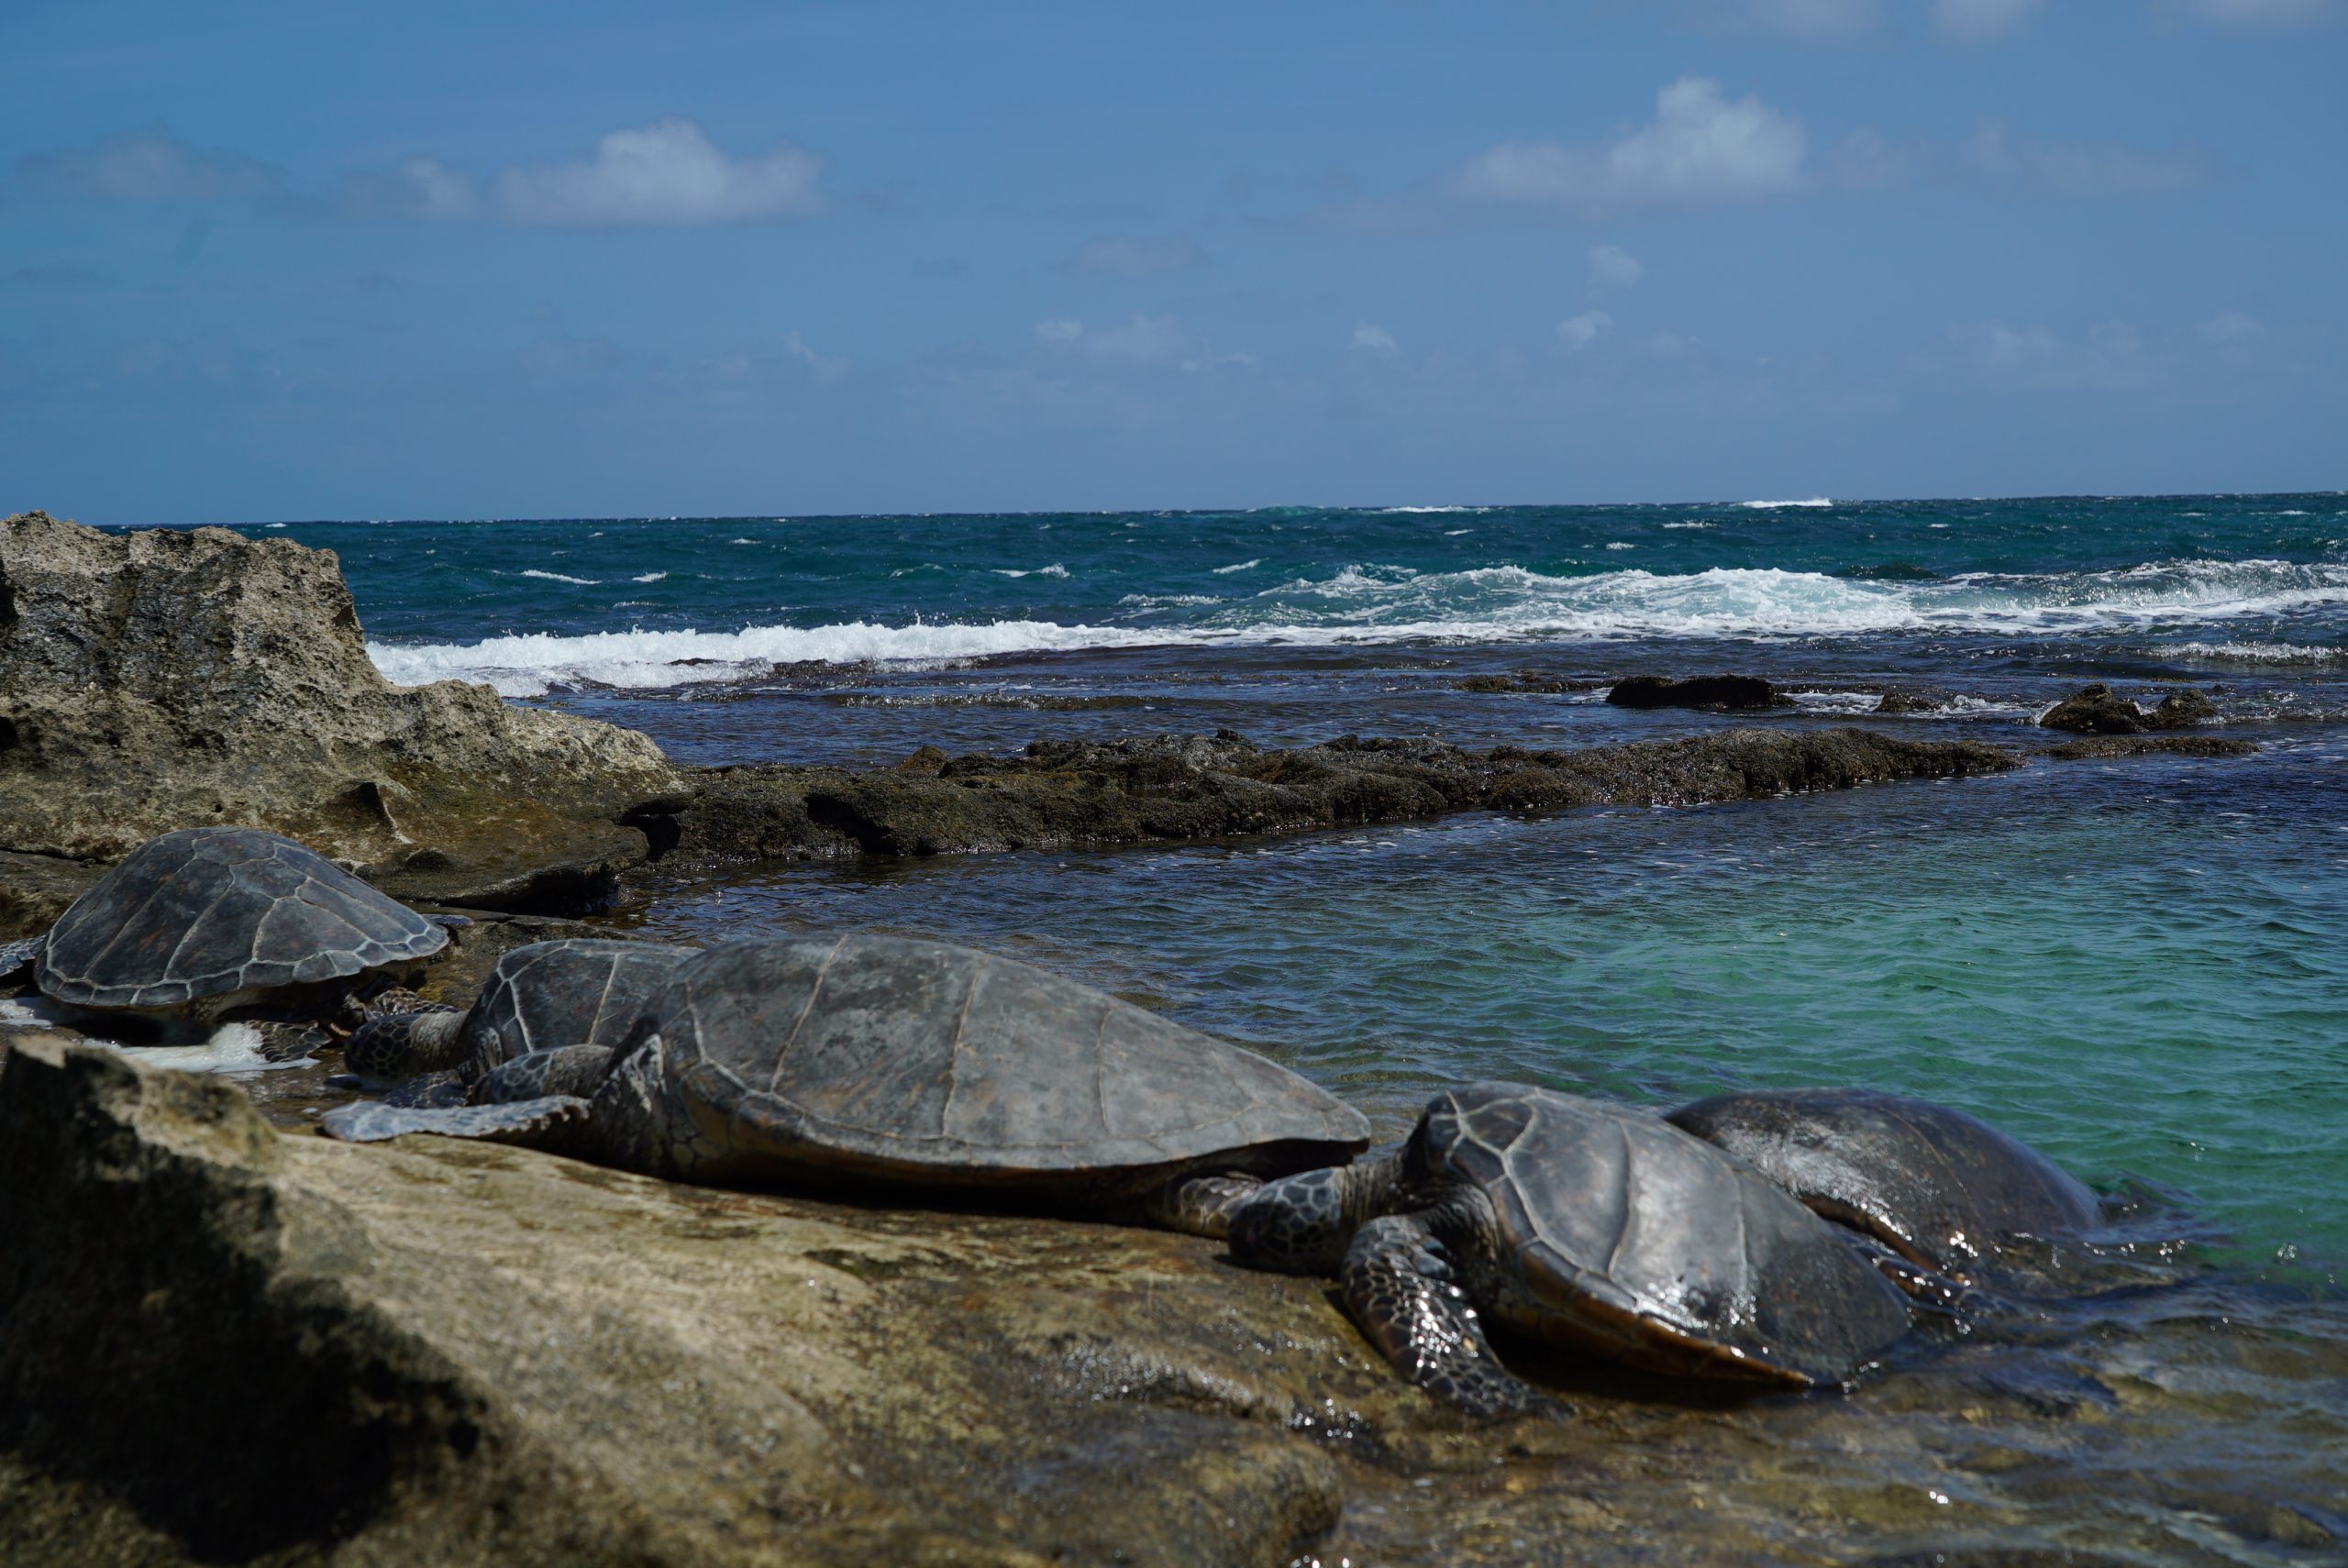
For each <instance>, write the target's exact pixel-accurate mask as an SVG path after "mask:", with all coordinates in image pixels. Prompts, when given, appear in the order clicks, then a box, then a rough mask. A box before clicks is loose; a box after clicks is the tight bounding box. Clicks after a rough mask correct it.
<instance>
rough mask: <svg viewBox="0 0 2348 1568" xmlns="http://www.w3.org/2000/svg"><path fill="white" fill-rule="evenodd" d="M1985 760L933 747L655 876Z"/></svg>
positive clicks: (711, 776)
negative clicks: (955, 751) (951, 750)
mask: <svg viewBox="0 0 2348 1568" xmlns="http://www.w3.org/2000/svg"><path fill="white" fill-rule="evenodd" d="M2019 761H2020V759H2019V757H2018V756H2016V755H2015V754H2013V753H2011V752H2009V751H2005V750H2003V749H2001V748H1999V747H1997V746H1991V745H1982V744H1980V743H1978V742H1969V741H1958V742H1922V741H1911V740H1902V739H1899V738H1896V737H1893V736H1889V735H1881V734H1873V733H1871V732H1869V731H1866V730H1858V729H1838V730H1822V731H1806V732H1801V733H1783V732H1778V731H1771V730H1755V729H1734V730H1725V731H1722V732H1721V733H1719V734H1710V735H1702V736H1698V737H1695V738H1693V739H1689V740H1678V741H1642V742H1634V743H1632V744H1629V745H1609V746H1593V747H1588V748H1585V749H1581V750H1577V751H1535V750H1528V749H1526V748H1523V747H1521V746H1498V747H1495V748H1493V749H1491V750H1489V751H1481V752H1474V751H1465V750H1462V749H1460V748H1459V747H1457V746H1451V745H1443V744H1442V743H1440V742H1436V741H1427V740H1379V739H1370V740H1364V739H1361V738H1359V737H1357V736H1351V735H1348V736H1345V737H1342V738H1340V739H1338V740H1335V741H1331V742H1329V743H1327V744H1326V745H1314V746H1303V747H1299V748H1296V749H1293V750H1264V749H1261V748H1258V747H1257V745H1254V743H1252V742H1250V741H1248V740H1247V739H1246V737H1245V736H1242V735H1238V734H1233V733H1231V732H1230V731H1227V730H1226V731H1224V732H1222V733H1220V734H1214V735H1158V736H1155V737H1150V738H1146V739H1137V740H1125V741H1115V742H1110V743H1105V744H1104V743H1090V742H1078V741H1040V742H1037V743H1036V744H1035V745H1031V746H1029V747H1028V748H1027V750H1026V752H1025V754H1024V755H1023V756H1011V757H991V756H958V757H948V756H946V755H945V753H943V752H942V751H939V750H937V748H936V747H932V746H925V747H923V748H922V750H921V751H919V752H917V753H915V754H914V756H911V757H908V758H907V759H906V760H905V761H904V762H903V763H901V764H900V765H898V766H897V767H892V768H878V769H873V770H870V771H867V772H851V771H849V770H847V769H844V768H836V767H789V766H781V765H776V766H763V767H760V766H754V767H733V768H718V769H710V770H707V771H705V772H703V773H701V774H700V775H698V778H697V781H698V783H699V786H700V793H699V794H698V796H697V797H696V798H695V800H694V801H693V803H692V806H691V807H690V808H689V809H688V810H687V811H685V812H683V813H682V814H681V816H680V817H679V818H678V819H677V836H676V838H675V839H674V840H673V841H672V842H671V843H670V844H669V845H667V847H666V852H665V854H664V856H663V858H662V860H661V863H660V867H659V868H660V869H661V870H663V871H666V872H671V873H692V872H695V871H700V870H703V869H706V868H713V867H723V866H727V865H739V864H744V863H748V862H753V861H759V860H772V859H792V858H817V857H825V856H845V855H857V854H870V855H939V854H949V853H958V852H966V851H974V850H994V849H1035V848H1046V847H1058V846H1064V845H1114V844H1135V843H1144V842H1148V841H1152V840H1159V841H1163V840H1179V839H1196V838H1214V837H1223V836H1230V835H1236V834H1265V833H1295V832H1303V831H1309V830H1313V829H1320V828H1331V827H1346V826H1355V825H1359V824H1364V823H1391V822H1402V821H1408V820H1411V819H1413V818H1425V817H1434V816H1441V815H1444V814H1445V813H1448V812H1463V811H1477V810H1488V811H1555V810H1563V809H1566V808H1569V807H1575V806H1591V805H1601V804H1616V805H1691V804H1697V803H1701V802H1708V801H1741V800H1750V799H1755V798H1759V797H1764V796H1770V795H1782V794H1790V793H1799V792H1801V791H1806V790H1835V789H1847V788H1850V787H1853V786H1855V785H1860V784H1871V783H1879V782H1885V781H1888V780H1891V779H1897V778H1955V777H1961V776H1966V775H1975V774H1983V773H1994V772H1999V771H2001V770H2003V769H2005V768H2009V767H2015V766H2017V765H2018V763H2019Z"/></svg>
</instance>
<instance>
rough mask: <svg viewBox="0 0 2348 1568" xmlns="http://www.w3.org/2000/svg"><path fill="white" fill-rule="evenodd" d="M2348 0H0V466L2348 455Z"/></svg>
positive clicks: (1249, 466) (1064, 472)
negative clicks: (625, 0)
mask: <svg viewBox="0 0 2348 1568" xmlns="http://www.w3.org/2000/svg"><path fill="white" fill-rule="evenodd" d="M2344 68H2348V4H2342V0H2062V3H2061V4H2059V5H2058V4H2054V3H2052V0H2038V3H2032V0H1686V3H1682V4H1671V3H1658V4H1646V5H1633V4H1629V3H1627V0H1620V3H1612V4H1605V3H1600V4H1582V5H1575V4H1565V3H1553V4H1543V3H1537V0H1512V3H1505V4H1478V3H1473V0H1452V3H1449V4H1445V5H1440V6H1438V5H1434V4H1423V3H1411V4H1401V3H1391V0H1353V3H1350V4H1343V5H1337V4H1308V3H1303V0H1296V3H1291V4H1285V5H1279V6H1265V5H1262V4H1260V3H1258V4H1254V5H1225V4H1212V3H1200V4H1191V5H1185V6H1101V5H1098V4H1090V5H1085V4H1066V5H1039V4H1011V3H1005V4H997V5H992V6H947V5H942V4H933V5H908V4H894V3H891V0H865V3H861V4H856V5H837V6H834V5H796V6H794V5H742V6H729V5H703V6H672V7H650V6H643V5H640V4H628V5H606V4H602V3H599V0H578V3H573V4H568V5H565V6H543V7H521V6H474V5H467V6H440V5H432V4H410V5H405V6H399V7H396V8H394V7H383V6H378V7H367V8H360V7H340V6H274V5H235V4H221V5H206V6H184V5H127V4H106V3H104V0H75V3H72V4H51V3H49V0H10V4H8V5H7V6H5V7H0V482H4V483H5V487H6V493H5V494H0V510H7V511H12V510H16V509H18V508H21V507H28V506H45V507H47V508H49V509H50V510H52V511H55V512H58V513H63V514H69V515H74V516H80V517H82V518H84V519H85V520H88V521H93V522H107V523H125V522H151V523H188V522H197V521H222V520H238V519H250V520H260V519H274V518H305V517H384V516H549V515H614V514H645V513H650V514H670V513H681V514H690V513H718V514H735V513H783V514H790V513H818V512H831V513H837V512H877V511H960V510H1030V509H1047V508H1064V507H1065V508H1076V507H1085V508H1090V507H1101V508H1133V507H1160V506H1229V505H1255V504H1271V503H1283V502H1294V503H1324V504H1355V503H1358V504H1385V503H1413V502H1487V501H1517V502H1600V501H1643V500H1691V499H1707V498H1739V497H1749V496H1764V495H1790V494H1802V495H1810V494H1829V495H1842V496H1888V495H1973V494H2028V493H2045V492H2053V491H2066V492H2069V491H2201V490H2283V489H2313V488H2332V487H2337V486H2341V485H2342V484H2348V461H2343V457H2342V454H2343V453H2348V370H2343V368H2342V366H2343V362H2344V361H2348V356H2343V348H2348V288H2343V286H2342V285H2343V281H2348V173H2343V169H2348V91H2343V89H2342V81H2343V79H2348V69H2344Z"/></svg>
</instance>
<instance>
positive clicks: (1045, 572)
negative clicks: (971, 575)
mask: <svg viewBox="0 0 2348 1568" xmlns="http://www.w3.org/2000/svg"><path fill="white" fill-rule="evenodd" d="M991 571H993V573H994V574H995V576H997V577H1066V576H1067V575H1068V568H1066V567H1064V566H1062V565H1060V563H1059V562H1058V561H1054V562H1053V563H1052V564H1051V565H1049V566H1040V567H1029V568H1028V569H1026V570H1025V571H1014V570H1013V569H1011V568H1009V567H993V568H991ZM891 575H892V576H894V575H895V574H894V573H892V574H891Z"/></svg>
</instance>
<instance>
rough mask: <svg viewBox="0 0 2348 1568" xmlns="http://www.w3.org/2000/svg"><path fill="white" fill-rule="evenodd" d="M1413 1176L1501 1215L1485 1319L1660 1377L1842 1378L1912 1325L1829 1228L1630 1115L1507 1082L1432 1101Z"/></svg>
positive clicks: (1718, 1160)
mask: <svg viewBox="0 0 2348 1568" xmlns="http://www.w3.org/2000/svg"><path fill="white" fill-rule="evenodd" d="M1408 1159H1409V1166H1410V1172H1411V1174H1410V1176H1409V1178H1408V1179H1409V1180H1410V1182H1411V1183H1412V1185H1413V1186H1423V1187H1425V1188H1426V1189H1427V1190H1428V1191H1429V1192H1430V1193H1439V1192H1440V1191H1441V1189H1442V1188H1443V1187H1446V1186H1450V1185H1452V1184H1455V1183H1466V1184H1467V1185H1468V1186H1470V1187H1473V1188H1475V1189H1476V1190H1478V1191H1480V1192H1481V1193H1482V1194H1483V1195H1484V1196H1485V1197H1486V1198H1489V1199H1490V1203H1491V1208H1492V1210H1493V1212H1494V1213H1495V1214H1496V1216H1497V1217H1498V1220H1499V1233H1498V1235H1497V1236H1496V1237H1494V1238H1493V1242H1494V1245H1495V1249H1496V1252H1495V1255H1494V1256H1493V1257H1491V1258H1490V1259H1489V1260H1485V1261H1486V1264H1487V1266H1490V1267H1492V1268H1493V1269H1494V1272H1495V1273H1496V1275H1497V1276H1498V1277H1497V1284H1498V1286H1499V1288H1498V1289H1497V1290H1496V1291H1495V1292H1493V1296H1494V1299H1493V1300H1492V1301H1491V1304H1490V1310H1491V1311H1492V1312H1493V1313H1494V1315H1496V1316H1497V1317H1499V1318H1500V1319H1501V1321H1503V1322H1505V1323H1507V1324H1509V1325H1510V1326H1511V1327H1512V1328H1516V1329H1519V1330H1521V1331H1526V1332H1531V1333H1534V1334H1538V1335H1540V1336H1541V1337H1543V1338H1545V1339H1550V1340H1556V1341H1561V1342H1567V1343H1574V1344H1578V1345H1581V1346H1584V1347H1585V1348H1589V1349H1592V1350H1596V1351H1598V1352H1600V1353H1603V1354H1606V1355H1608V1356H1611V1357H1613V1358H1615V1359H1618V1360H1622V1361H1626V1362H1630V1363H1631V1364H1634V1365H1641V1366H1646V1367H1649V1368H1652V1369H1654V1370H1656V1371H1662V1372H1670V1373H1678V1374H1692V1375H1701V1376H1709V1377H1722V1376H1726V1377H1744V1378H1753V1379H1759V1380H1765V1381H1773V1382H1781V1383H1788V1384H1794V1385H1806V1384H1813V1383H1834V1382H1840V1381H1842V1380H1844V1379H1845V1378H1847V1377H1849V1376H1850V1375H1852V1374H1853V1373H1854V1372H1855V1371H1857V1370H1858V1369H1859V1368H1860V1367H1861V1366H1863V1365H1865V1364H1866V1363H1867V1362H1868V1361H1869V1360H1871V1359H1873V1358H1874V1357H1875V1356H1876V1355H1877V1353H1880V1352H1881V1351H1882V1350H1883V1349H1884V1348H1885V1347H1886V1346H1888V1345H1889V1344H1890V1343H1891V1342H1893V1341H1895V1340H1897V1339H1899V1337H1900V1335H1902V1334H1904V1333H1905V1332H1907V1331H1908V1329H1909V1327H1910V1324H1911V1319H1910V1315H1909V1309H1908V1307H1907V1304H1906V1301H1905V1299H1904V1298H1903V1297H1901V1296H1900V1294H1899V1291H1898V1290H1897V1289H1896V1288H1895V1287H1893V1286H1892V1285H1891V1284H1890V1283H1889V1282H1888V1281H1887V1280H1886V1279H1885V1278H1884V1277H1883V1276H1882V1275H1880V1274H1878V1273H1877V1272H1876V1270H1875V1269H1874V1268H1872V1267H1870V1266H1869V1265H1868V1264H1867V1263H1866V1260H1865V1259H1864V1258H1862V1257H1861V1256H1860V1255H1859V1253H1858V1252H1857V1250H1856V1249H1855V1247H1854V1246H1853V1245H1852V1244H1851V1243H1850V1242H1849V1241H1847V1240H1846V1239H1845V1238H1844V1237H1843V1236H1842V1235H1841V1234H1840V1233H1838V1232H1837V1231H1835V1229H1834V1228H1833V1226H1831V1225H1828V1224H1827V1223H1826V1222H1825V1221H1823V1220H1821V1219H1819V1218H1818V1216H1817V1215H1815V1214H1812V1213H1811V1211H1810V1210H1809V1209H1804V1208H1803V1207H1802V1206H1801V1205H1800V1204H1799V1203H1797V1202H1795V1201H1794V1200H1793V1199H1792V1198H1789V1197H1787V1196H1786V1195H1785V1194H1784V1193H1782V1192H1780V1191H1778V1189H1777V1188H1776V1187H1771V1186H1770V1185H1769V1184H1768V1183H1767V1182H1765V1181H1763V1180H1762V1179H1761V1178H1760V1177H1759V1176H1757V1175H1755V1173H1754V1172H1753V1171H1751V1170H1750V1169H1748V1168H1746V1167H1745V1166H1744V1165H1739V1164H1738V1163H1737V1162H1736V1161H1734V1160H1731V1159H1728V1158H1726V1157H1725V1156H1723V1155H1722V1154H1721V1152H1720V1151H1719V1150H1717V1149H1714V1148H1712V1147H1711V1145H1709V1144H1707V1143H1700V1142H1699V1141H1698V1140H1696V1139H1694V1138H1692V1137H1689V1135H1688V1134H1687V1133H1685V1132H1680V1131H1679V1130H1678V1128H1675V1127H1671V1126H1668V1125H1667V1124H1666V1123H1665V1122H1664V1121H1662V1120H1661V1119H1659V1118H1657V1117H1655V1116H1652V1115H1649V1114H1647V1113H1646V1112H1645V1111H1641V1110H1634V1109H1632V1108H1630V1107H1627V1106H1620V1105H1609V1104H1606V1103H1603V1102H1601V1101H1598V1100H1590V1099H1579V1098H1578V1097H1576V1096H1573V1095H1566V1094H1557V1093H1555V1092H1553V1091H1551V1090H1547V1089H1541V1088H1527V1087H1525V1086H1523V1085H1520V1084H1477V1085H1473V1086H1471V1087H1469V1088H1460V1089H1453V1090H1451V1091H1449V1092H1447V1093H1445V1094H1443V1095H1441V1096H1438V1097H1437V1098H1436V1099H1435V1100H1434V1103H1433V1104H1432V1105H1430V1106H1429V1107H1428V1108H1427V1113H1426V1115H1425V1117H1424V1118H1423V1120H1422V1121H1421V1122H1420V1124H1419V1130H1418V1132H1416V1133H1415V1134H1414V1135H1413V1137H1412V1148H1411V1150H1410V1152H1409V1156H1408Z"/></svg>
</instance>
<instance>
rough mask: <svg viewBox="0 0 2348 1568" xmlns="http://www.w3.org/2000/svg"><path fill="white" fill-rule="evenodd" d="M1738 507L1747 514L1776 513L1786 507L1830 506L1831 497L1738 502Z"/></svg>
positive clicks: (1818, 496) (1816, 496)
mask: <svg viewBox="0 0 2348 1568" xmlns="http://www.w3.org/2000/svg"><path fill="white" fill-rule="evenodd" d="M1737 504H1738V505H1739V506H1742V507H1744V509H1745V510H1746V511H1748V512H1776V511H1779V510H1781V509H1782V508H1785V507H1788V506H1832V505H1833V504H1834V502H1833V498H1832V497H1831V496H1824V495H1813V496H1811V498H1810V499H1809V500H1808V501H1740V502H1737Z"/></svg>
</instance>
